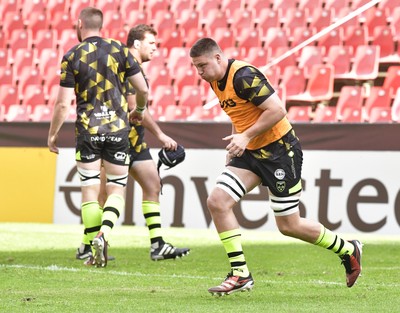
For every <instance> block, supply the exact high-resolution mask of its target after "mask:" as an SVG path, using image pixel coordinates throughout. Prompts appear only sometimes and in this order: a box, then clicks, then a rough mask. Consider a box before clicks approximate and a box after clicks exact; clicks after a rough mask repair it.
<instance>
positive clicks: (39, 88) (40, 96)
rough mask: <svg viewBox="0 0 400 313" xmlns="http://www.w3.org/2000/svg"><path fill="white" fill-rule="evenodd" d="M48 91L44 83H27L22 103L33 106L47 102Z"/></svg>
mask: <svg viewBox="0 0 400 313" xmlns="http://www.w3.org/2000/svg"><path fill="white" fill-rule="evenodd" d="M46 96H47V91H46V90H45V87H44V86H43V85H27V86H26V88H25V93H24V94H23V97H22V104H25V105H27V106H28V105H29V106H31V107H32V108H33V107H35V106H36V105H38V104H46Z"/></svg>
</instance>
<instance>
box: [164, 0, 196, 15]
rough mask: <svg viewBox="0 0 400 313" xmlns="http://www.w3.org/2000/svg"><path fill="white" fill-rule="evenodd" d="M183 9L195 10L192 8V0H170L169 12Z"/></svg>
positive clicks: (177, 11)
mask: <svg viewBox="0 0 400 313" xmlns="http://www.w3.org/2000/svg"><path fill="white" fill-rule="evenodd" d="M184 10H190V11H194V12H197V11H196V10H194V1H192V0H172V1H171V6H170V11H171V12H176V13H178V14H179V12H182V11H184Z"/></svg>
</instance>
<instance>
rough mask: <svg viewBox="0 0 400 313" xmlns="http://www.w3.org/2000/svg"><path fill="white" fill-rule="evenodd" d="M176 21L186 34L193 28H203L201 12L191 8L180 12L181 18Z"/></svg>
mask: <svg viewBox="0 0 400 313" xmlns="http://www.w3.org/2000/svg"><path fill="white" fill-rule="evenodd" d="M176 23H177V24H178V27H179V28H181V29H183V30H184V31H185V34H187V33H188V32H189V31H191V30H196V31H199V30H200V28H201V24H200V13H199V12H198V11H196V10H191V9H186V10H183V11H182V12H181V13H180V15H179V18H178V19H177V20H176Z"/></svg>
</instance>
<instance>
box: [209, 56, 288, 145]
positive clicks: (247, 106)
mask: <svg viewBox="0 0 400 313" xmlns="http://www.w3.org/2000/svg"><path fill="white" fill-rule="evenodd" d="M210 84H211V87H212V89H213V90H214V92H215V94H216V95H217V97H218V99H219V103H220V105H221V108H222V109H223V110H224V111H225V112H226V114H228V116H229V117H230V119H231V121H232V124H233V125H234V127H235V129H236V131H237V132H238V133H242V132H244V131H245V130H246V129H248V128H249V127H250V126H252V125H253V124H254V123H255V122H256V121H257V119H258V118H259V117H260V115H261V113H262V112H263V111H262V110H261V109H260V108H258V106H259V105H260V104H262V103H263V102H264V101H265V100H267V99H268V98H269V97H270V96H271V95H272V94H273V93H274V92H275V90H274V88H273V87H272V86H271V84H270V83H269V82H268V79H267V78H266V77H265V76H264V74H263V73H261V72H260V71H259V70H258V69H257V68H255V67H254V66H252V65H250V64H248V63H246V62H243V61H237V60H229V65H228V69H227V71H226V74H225V76H224V78H223V79H222V80H220V81H213V82H211V83H210ZM291 128H292V126H291V125H290V123H289V121H288V120H287V118H286V117H284V118H283V119H282V120H281V121H279V122H278V123H277V124H275V125H274V126H273V127H272V128H270V129H269V130H267V131H266V132H264V133H263V134H260V135H258V136H256V137H254V138H253V139H252V140H250V142H249V144H248V145H247V149H249V150H256V149H259V148H262V147H265V146H266V145H268V144H270V143H272V142H274V141H276V140H278V139H280V138H281V137H282V136H283V135H285V134H286V133H287V132H288V131H289V130H290V129H291Z"/></svg>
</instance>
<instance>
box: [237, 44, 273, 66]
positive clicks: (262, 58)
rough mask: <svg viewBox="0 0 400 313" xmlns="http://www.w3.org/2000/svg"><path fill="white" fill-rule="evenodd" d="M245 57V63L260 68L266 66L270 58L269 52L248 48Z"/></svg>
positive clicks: (259, 48) (257, 48)
mask: <svg viewBox="0 0 400 313" xmlns="http://www.w3.org/2000/svg"><path fill="white" fill-rule="evenodd" d="M246 55H247V57H245V58H244V60H245V61H246V62H248V63H250V64H252V65H254V66H256V67H258V68H260V67H263V66H265V65H266V64H267V62H268V60H269V59H270V57H271V50H270V49H264V48H261V47H250V48H249V49H248V51H247V54H246ZM238 59H240V58H238Z"/></svg>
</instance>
